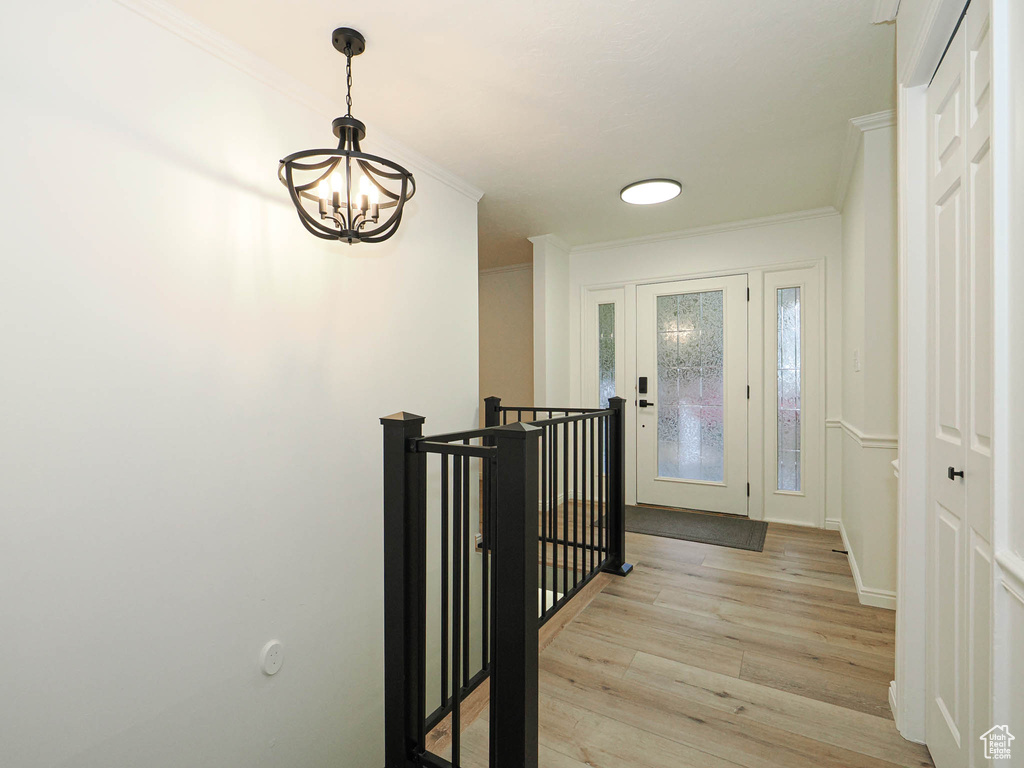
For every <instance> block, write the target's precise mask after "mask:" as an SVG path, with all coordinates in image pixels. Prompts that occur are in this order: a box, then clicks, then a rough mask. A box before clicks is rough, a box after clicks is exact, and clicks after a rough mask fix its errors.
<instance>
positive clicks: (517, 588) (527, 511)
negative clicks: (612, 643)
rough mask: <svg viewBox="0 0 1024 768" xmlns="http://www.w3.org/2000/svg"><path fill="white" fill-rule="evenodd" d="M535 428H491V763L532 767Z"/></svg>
mask: <svg viewBox="0 0 1024 768" xmlns="http://www.w3.org/2000/svg"><path fill="white" fill-rule="evenodd" d="M542 433H543V430H542V429H540V428H539V427H535V426H532V425H530V424H527V423H524V422H516V423H514V424H509V425H507V426H502V427H498V428H497V429H495V430H494V442H495V445H496V446H497V449H498V451H497V472H496V474H497V490H498V494H497V510H496V513H495V520H494V523H493V529H494V532H495V535H494V542H493V548H492V551H493V553H494V561H493V562H494V565H493V568H494V590H495V599H494V603H493V605H492V637H493V643H494V656H493V659H492V668H491V691H490V729H491V731H490V768H537V761H538V755H539V751H538V736H537V722H538V718H537V710H538V700H537V695H538V677H537V666H538V664H537V656H538V652H539V651H538V648H539V621H538V618H537V603H538V597H537V595H538V592H537V571H538V567H537V565H538V563H537V498H538V497H537V488H538V486H537V483H538V472H539V455H538V453H539V445H538V440H539V438H540V436H541V434H542Z"/></svg>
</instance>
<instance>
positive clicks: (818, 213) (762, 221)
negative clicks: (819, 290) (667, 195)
mask: <svg viewBox="0 0 1024 768" xmlns="http://www.w3.org/2000/svg"><path fill="white" fill-rule="evenodd" d="M838 214H839V211H837V210H836V209H835V208H833V207H832V206H825V207H823V208H811V209H809V210H806V211H795V212H793V213H780V214H777V215H775V216H763V217H761V218H757V219H743V220H742V221H730V222H726V223H724V224H712V225H710V226H706V227H692V228H690V229H679V230H676V231H674V232H663V233H661V234H657V235H642V236H640V237H628V238H624V239H622V240H607V241H605V242H600V243H588V244H587V245H576V246H573V247H572V249H571V250H572V253H574V254H576V253H593V252H595V251H605V250H611V249H613V248H627V247H629V246H633V245H647V244H648V243H663V242H666V241H669V240H685V239H688V238H691V237H704V236H705V235H717V234H720V233H722V232H735V231H737V230H741V229H754V228H755V227H770V226H773V225H775V224H789V223H791V222H795V221H808V220H811V219H823V218H827V217H829V216H837V215H838ZM531 239H532V238H531Z"/></svg>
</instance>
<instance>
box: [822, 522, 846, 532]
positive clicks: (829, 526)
mask: <svg viewBox="0 0 1024 768" xmlns="http://www.w3.org/2000/svg"><path fill="white" fill-rule="evenodd" d="M840 525H842V521H840V520H825V530H826V531H838V530H839V526H840Z"/></svg>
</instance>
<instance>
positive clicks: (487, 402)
mask: <svg viewBox="0 0 1024 768" xmlns="http://www.w3.org/2000/svg"><path fill="white" fill-rule="evenodd" d="M500 424H501V398H500V397H494V396H493V395H491V396H490V397H485V398H484V426H485V427H497V426H499V425H500Z"/></svg>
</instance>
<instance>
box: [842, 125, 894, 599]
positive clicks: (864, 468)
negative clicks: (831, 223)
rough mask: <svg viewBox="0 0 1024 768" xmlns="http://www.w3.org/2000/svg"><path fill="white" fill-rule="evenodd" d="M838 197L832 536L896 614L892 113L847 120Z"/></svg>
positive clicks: (862, 589)
mask: <svg viewBox="0 0 1024 768" xmlns="http://www.w3.org/2000/svg"><path fill="white" fill-rule="evenodd" d="M851 125H852V128H851V130H852V131H853V135H854V136H855V137H856V140H857V143H856V144H855V145H854V147H855V148H856V154H855V159H854V162H853V168H852V172H851V174H850V180H849V185H848V187H847V189H846V194H845V196H844V198H843V200H844V202H843V260H842V263H843V270H842V272H843V278H842V282H843V289H842V296H843V302H842V339H843V345H842V346H843V351H842V373H841V376H842V382H843V385H842V391H843V402H842V416H841V418H840V419H839V424H838V426H839V427H840V428H841V431H842V451H841V455H842V479H841V483H842V504H841V522H840V532H841V533H842V535H843V540H844V542H845V543H846V548H847V550H848V551H849V553H850V566H851V568H852V570H853V574H854V579H855V580H856V582H857V590H858V594H859V596H860V599H861V601H862V602H865V603H868V604H871V605H878V606H883V607H887V608H895V594H896V527H897V526H896V520H897V517H896V496H897V487H896V478H895V476H894V474H893V467H892V464H891V462H892V461H893V460H895V459H896V456H897V440H896V437H895V435H896V432H897V404H896V396H897V383H898V375H897V365H898V363H897V356H896V342H897V319H896V303H897V301H896V228H895V220H896V162H895V160H896V158H895V152H896V146H895V128H894V127H893V125H892V115H891V114H889V115H883V116H877V115H873V116H869V117H865V118H858V119H855V120H853V121H851Z"/></svg>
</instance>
